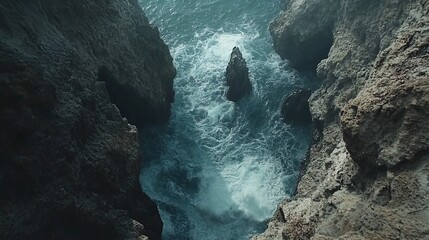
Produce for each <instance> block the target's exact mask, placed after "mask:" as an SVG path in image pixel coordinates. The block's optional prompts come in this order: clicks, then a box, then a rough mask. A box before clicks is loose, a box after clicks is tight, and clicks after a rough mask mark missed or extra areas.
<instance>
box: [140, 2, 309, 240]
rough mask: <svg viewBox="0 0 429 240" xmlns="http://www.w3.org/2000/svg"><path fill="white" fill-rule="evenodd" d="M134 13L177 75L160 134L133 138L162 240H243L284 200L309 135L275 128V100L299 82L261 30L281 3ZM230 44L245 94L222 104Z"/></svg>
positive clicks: (178, 6) (148, 5)
mask: <svg viewBox="0 0 429 240" xmlns="http://www.w3.org/2000/svg"><path fill="white" fill-rule="evenodd" d="M140 4H141V6H142V8H143V9H144V11H145V13H146V14H147V16H148V18H149V19H150V20H151V21H152V23H153V24H154V25H156V26H157V27H159V29H160V32H161V36H162V37H163V39H164V40H165V41H166V43H167V44H168V45H169V47H170V51H171V54H172V56H173V58H174V64H175V66H176V68H177V77H176V79H175V86H174V88H175V91H176V97H175V103H174V104H173V109H172V111H173V114H172V118H171V120H170V123H169V124H168V125H167V126H161V127H159V126H158V127H155V126H147V127H145V128H144V129H143V130H142V131H141V143H142V148H143V149H142V150H143V156H144V163H143V166H144V167H143V169H142V174H141V177H140V182H141V185H142V188H143V190H144V191H145V192H146V193H147V194H148V195H149V196H150V197H151V198H153V199H154V200H155V201H156V202H157V204H158V207H159V210H160V213H161V217H162V220H163V222H164V233H163V237H164V239H195V240H210V239H226V240H227V239H234V240H237V239H248V238H249V237H250V236H251V235H253V234H256V233H259V232H262V231H263V230H264V228H265V227H266V223H267V220H268V219H269V218H270V217H271V216H272V214H273V212H274V210H275V208H276V205H277V204H278V203H279V202H280V201H282V200H283V199H285V198H287V197H288V196H290V194H291V193H292V191H293V188H294V186H295V183H296V180H297V176H298V171H299V163H300V160H301V159H302V158H303V156H304V155H305V152H306V150H307V147H308V144H309V140H310V129H309V128H308V127H303V126H301V127H292V126H289V125H286V124H284V123H282V121H281V118H280V115H279V105H280V103H281V99H282V97H283V96H284V95H285V94H287V93H288V92H290V91H291V90H292V89H294V88H296V87H306V84H308V82H306V80H304V79H302V78H301V77H300V76H299V75H297V74H296V73H294V72H293V71H292V70H291V69H290V68H289V67H288V65H287V64H286V63H285V62H283V61H281V60H280V58H279V57H278V56H277V55H276V54H275V53H274V51H273V48H272V41H271V38H270V36H269V32H268V24H269V22H270V21H271V20H272V19H273V18H274V17H275V16H276V15H277V14H278V12H279V11H280V1H266V2H264V1H257V0H237V1H231V0H204V1H203V0H199V1H198V0H187V1H184V0H152V1H140ZM234 46H238V47H240V50H241V51H242V53H243V56H244V57H245V58H246V60H247V63H248V67H249V69H250V77H251V82H252V85H253V93H252V95H251V96H249V97H247V98H245V99H242V101H240V102H239V103H237V104H234V103H232V102H228V101H227V100H226V99H225V96H224V91H225V86H224V85H223V81H224V72H225V69H226V66H227V64H228V60H229V54H230V53H231V51H232V48H233V47H234Z"/></svg>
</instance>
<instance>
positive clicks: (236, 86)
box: [225, 47, 252, 102]
mask: <svg viewBox="0 0 429 240" xmlns="http://www.w3.org/2000/svg"><path fill="white" fill-rule="evenodd" d="M225 76H226V85H227V86H228V91H227V93H226V98H227V99H228V100H229V101H233V102H238V100H240V99H241V98H243V97H244V96H246V95H248V94H249V93H250V92H251V91H252V85H251V84H250V79H249V68H247V65H246V60H245V59H244V58H243V55H242V54H241V52H240V49H239V48H238V47H234V48H233V49H232V53H231V57H230V60H229V63H228V66H227V67H226V73H225Z"/></svg>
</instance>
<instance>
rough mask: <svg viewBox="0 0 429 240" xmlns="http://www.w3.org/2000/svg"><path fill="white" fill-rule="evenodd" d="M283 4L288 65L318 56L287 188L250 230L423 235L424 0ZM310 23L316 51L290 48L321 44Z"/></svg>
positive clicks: (426, 230)
mask: <svg viewBox="0 0 429 240" xmlns="http://www.w3.org/2000/svg"><path fill="white" fill-rule="evenodd" d="M285 5H286V9H285V10H284V11H283V12H282V13H281V15H280V16H279V17H278V18H277V19H276V20H275V21H274V23H272V24H271V26H270V29H271V33H272V35H273V39H274V43H275V48H276V50H277V51H278V52H279V54H280V55H281V56H282V57H284V58H287V59H289V60H290V61H291V62H292V64H293V65H295V66H297V67H298V68H300V67H302V68H305V67H306V66H303V65H306V64H307V63H312V62H313V61H317V62H319V61H320V63H319V64H318V65H317V74H318V78H319V79H320V80H321V81H322V86H321V88H320V89H319V90H317V91H316V92H315V93H314V94H313V95H312V96H311V98H310V108H311V113H312V118H313V122H314V124H315V132H314V137H313V144H312V146H311V148H310V150H309V154H308V158H307V160H306V161H307V164H306V167H305V168H304V169H303V173H302V177H301V179H300V181H299V183H298V187H297V193H296V195H295V196H294V197H293V198H291V199H288V200H285V201H284V202H283V203H282V204H280V205H279V206H278V210H277V213H276V215H275V217H274V218H273V219H272V220H271V221H270V223H269V225H268V229H267V230H266V231H265V232H264V233H263V234H261V235H259V236H255V237H254V239H260V240H261V239H310V238H311V239H429V155H428V154H429V1H427V0H414V1H412V0H404V1H396V0H380V1H369V0H353V1H333V0H332V1H330V0H290V1H286V3H285ZM318 31H322V33H318V35H321V36H332V45H331V46H330V48H329V53H328V54H327V55H326V56H325V57H326V58H324V57H323V56H322V55H320V56H322V57H320V56H319V55H314V54H313V53H314V52H318V50H315V51H313V50H311V51H301V50H300V48H306V46H307V45H306V44H310V45H312V47H314V48H318V47H320V48H322V49H319V50H320V51H322V50H325V49H324V48H325V47H326V46H325V45H324V44H321V45H318V38H317V37H314V36H315V34H316V33H315V32H318ZM326 39H328V38H326ZM324 42H325V41H322V43H324ZM295 46H297V48H296V49H295V50H291V48H294V47H295ZM300 54H301V55H300Z"/></svg>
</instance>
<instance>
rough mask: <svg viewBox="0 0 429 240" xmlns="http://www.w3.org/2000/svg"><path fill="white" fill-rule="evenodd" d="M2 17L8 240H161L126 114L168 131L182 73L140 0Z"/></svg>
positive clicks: (0, 157)
mask: <svg viewBox="0 0 429 240" xmlns="http://www.w3.org/2000/svg"><path fill="white" fill-rule="evenodd" d="M0 9H1V11H0V189H1V194H0V202H1V204H0V212H1V214H0V239H5V240H8V239H14V240H20V239H65V240H67V239H138V238H139V237H143V235H146V236H148V237H150V239H152V240H153V239H160V238H161V232H162V227H163V225H162V221H161V219H160V216H159V213H158V210H157V207H156V205H155V203H154V202H153V201H152V200H151V199H150V198H149V197H148V196H146V195H145V194H144V193H143V192H142V190H141V188H140V185H139V182H138V176H139V173H140V163H141V161H142V159H141V155H140V148H139V136H138V132H137V129H136V127H135V126H132V125H130V124H128V121H127V119H125V118H123V117H122V116H121V114H120V111H121V112H122V113H123V116H126V117H127V118H129V120H132V121H133V122H136V123H145V122H148V121H150V122H164V121H166V120H167V119H168V115H169V112H170V110H169V109H170V104H171V101H172V98H173V91H172V89H173V86H172V81H173V77H174V74H175V70H174V67H173V65H172V58H171V56H170V54H169V52H168V48H167V46H166V45H165V44H164V43H163V41H162V40H161V39H160V38H159V33H158V31H157V30H156V29H155V28H153V27H152V26H151V25H150V24H149V22H148V20H147V19H146V17H145V16H144V13H143V11H142V10H141V8H140V7H139V5H138V3H137V1H136V0H129V1H121V0H110V1H104V0H75V1H68V0H55V1H54V0H33V1H27V0H14V1H0ZM111 101H113V103H115V104H116V105H114V104H112V102H111ZM118 108H119V109H118Z"/></svg>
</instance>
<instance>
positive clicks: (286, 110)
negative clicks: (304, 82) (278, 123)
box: [280, 89, 311, 124]
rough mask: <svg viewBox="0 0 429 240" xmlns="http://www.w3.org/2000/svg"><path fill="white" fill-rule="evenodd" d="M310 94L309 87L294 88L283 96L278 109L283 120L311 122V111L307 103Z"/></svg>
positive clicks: (287, 121) (288, 121)
mask: <svg viewBox="0 0 429 240" xmlns="http://www.w3.org/2000/svg"><path fill="white" fill-rule="evenodd" d="M310 96H311V91H310V89H299V90H295V91H293V92H292V93H290V94H289V95H287V96H285V97H284V99H283V102H282V106H281V109H280V113H281V115H282V118H283V121H284V122H286V123H302V124H308V123H311V113H310V107H309V105H308V99H309V98H310Z"/></svg>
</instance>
